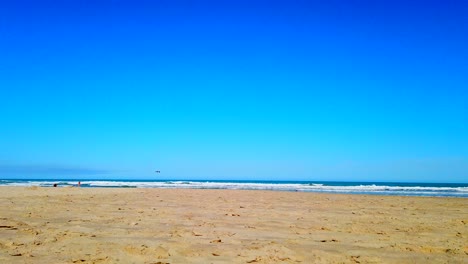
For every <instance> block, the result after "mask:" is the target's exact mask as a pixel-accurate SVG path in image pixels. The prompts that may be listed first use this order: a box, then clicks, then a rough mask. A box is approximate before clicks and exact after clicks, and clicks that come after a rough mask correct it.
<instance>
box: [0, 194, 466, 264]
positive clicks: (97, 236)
mask: <svg viewBox="0 0 468 264" xmlns="http://www.w3.org/2000/svg"><path fill="white" fill-rule="evenodd" d="M0 205H1V207H0V263H173V264H174V263H429V262H430V263H468V200H467V199H463V198H426V197H396V196H364V195H339V194H315V193H299V192H277V191H275V192H273V191H235V190H181V189H179V190H167V189H122V188H121V189H97V188H96V189H94V188H37V187H36V188H23V187H1V188H0Z"/></svg>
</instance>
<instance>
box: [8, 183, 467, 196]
mask: <svg viewBox="0 0 468 264" xmlns="http://www.w3.org/2000/svg"><path fill="white" fill-rule="evenodd" d="M78 181H79V180H55V179H49V180H24V179H23V180H6V179H4V180H0V186H41V187H52V186H53V185H54V184H57V185H58V186H59V187H66V186H77V184H78ZM81 187H88V188H92V187H112V188H166V189H176V188H181V189H229V190H271V191H291V192H320V193H346V194H375V195H400V196H435V197H463V198H468V184H463V183H401V182H325V181H235V180H233V181H224V180H223V181H216V180H82V181H81Z"/></svg>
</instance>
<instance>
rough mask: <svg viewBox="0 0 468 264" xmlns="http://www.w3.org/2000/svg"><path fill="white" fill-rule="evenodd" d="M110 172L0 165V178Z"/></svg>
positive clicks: (105, 171)
mask: <svg viewBox="0 0 468 264" xmlns="http://www.w3.org/2000/svg"><path fill="white" fill-rule="evenodd" d="M109 173H111V171H110V170H103V169H95V168H85V167H77V166H66V165H37V164H36V165H25V164H23V165H18V164H16V165H9V164H0V176H2V175H5V176H15V175H17V174H23V175H24V174H27V175H33V176H40V175H47V176H57V175H63V176H70V175H102V174H109Z"/></svg>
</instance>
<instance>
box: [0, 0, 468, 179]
mask: <svg viewBox="0 0 468 264" xmlns="http://www.w3.org/2000/svg"><path fill="white" fill-rule="evenodd" d="M466 14H468V2H467V1H2V2H1V3H0V177H1V178H13V177H16V178H18V177H19V178H40V177H43V178H51V177H55V178H74V179H85V178H103V179H112V178H128V179H158V178H164V179H220V180H225V179H248V180H266V179H270V180H337V181H342V180H346V181H362V180H369V181H413V182H414V181H415V182H427V181H428V182H468V107H467V104H468V103H467V102H468V48H467V47H468V16H466ZM154 170H161V174H155V173H154Z"/></svg>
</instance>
